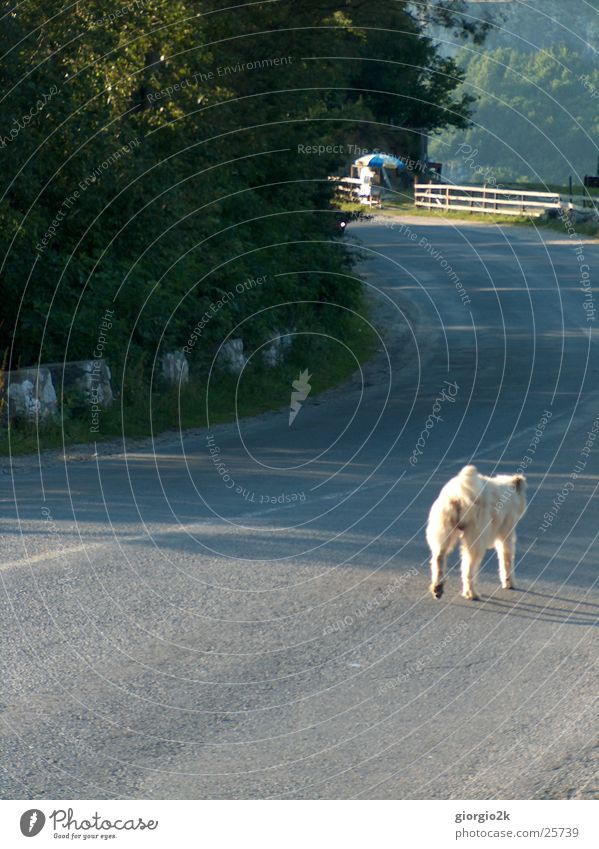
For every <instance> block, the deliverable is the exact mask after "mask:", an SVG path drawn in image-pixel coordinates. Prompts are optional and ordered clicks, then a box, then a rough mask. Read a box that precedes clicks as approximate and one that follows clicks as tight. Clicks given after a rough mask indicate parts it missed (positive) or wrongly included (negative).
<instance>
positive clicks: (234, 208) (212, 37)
mask: <svg viewBox="0 0 599 849" xmlns="http://www.w3.org/2000/svg"><path fill="white" fill-rule="evenodd" d="M418 5H419V6H420V11H422V9H423V8H424V6H426V7H427V8H428V11H429V13H430V14H432V15H435V14H438V10H437V12H435V6H436V4H435V3H430V4H418ZM458 5H459V4H458ZM224 6H225V4H223V3H217V2H210V1H209V2H204V3H199V2H191V0H168V1H167V0H133V2H131V3H129V4H123V5H122V6H119V5H118V4H114V3H109V2H107V0H88V2H80V3H75V4H72V5H69V6H66V7H63V6H62V4H59V3H56V2H49V3H48V2H46V3H41V2H39V3H27V4H22V5H20V6H17V7H15V8H14V9H11V8H7V9H5V12H4V16H3V18H2V25H1V28H0V49H1V51H2V55H3V57H4V58H3V62H2V66H1V70H0V78H1V88H2V92H3V93H4V94H3V97H2V100H1V104H0V157H2V162H3V168H2V171H1V174H0V186H1V189H2V199H1V200H0V241H1V244H0V254H1V259H2V270H1V278H0V282H1V285H2V319H1V326H0V334H1V339H0V346H1V348H2V350H4V349H8V350H10V351H11V356H12V365H13V366H16V365H18V364H21V365H29V364H32V363H34V362H38V361H41V362H49V361H53V360H62V359H67V360H73V359H79V358H89V357H91V356H92V352H93V350H94V347H95V341H96V338H97V336H98V325H99V323H100V321H101V318H102V316H103V315H104V313H105V310H106V309H113V310H114V326H113V328H112V330H111V335H110V351H111V352H112V353H109V354H107V355H108V357H109V359H110V360H111V361H112V362H113V363H114V361H115V360H122V359H124V357H125V353H126V352H127V351H129V352H130V353H135V354H140V353H142V352H144V353H145V355H146V356H147V357H148V359H151V358H152V357H153V356H154V355H155V353H156V351H157V350H158V349H160V348H167V349H172V348H175V347H181V346H183V345H185V344H186V341H187V339H188V336H189V333H190V331H191V330H192V329H193V327H194V326H195V325H196V323H197V321H198V320H199V319H200V318H201V316H202V315H203V313H204V311H205V310H207V309H209V308H210V305H211V304H213V303H215V302H217V301H218V300H219V298H220V296H221V295H222V293H223V292H227V291H231V290H232V289H234V288H235V286H236V285H237V284H238V283H240V282H241V281H243V280H244V279H246V278H248V277H254V278H255V277H258V276H262V277H266V278H267V284H265V285H261V286H256V287H253V288H252V289H251V290H249V291H248V292H245V293H244V294H243V296H242V297H239V298H236V299H235V300H234V301H233V302H231V303H230V304H229V305H228V306H227V308H226V309H221V310H219V311H218V312H217V313H216V314H215V315H214V317H213V318H212V319H211V321H210V323H209V325H208V326H207V328H206V331H205V334H204V338H203V340H202V345H200V346H198V349H197V354H198V356H202V355H204V354H206V355H209V354H210V353H211V352H212V350H213V349H214V347H215V346H216V345H217V344H219V343H220V341H221V340H222V339H223V338H224V336H225V335H226V333H228V332H229V331H230V330H232V328H233V327H234V326H235V325H236V324H237V323H238V322H240V321H243V322H245V323H244V325H243V327H244V330H243V333H242V334H241V335H243V336H244V338H246V339H248V340H249V341H250V342H251V343H256V344H259V343H260V342H261V341H262V340H263V339H265V338H267V336H268V333H269V331H270V330H272V329H273V327H274V326H279V327H280V326H282V325H284V324H285V322H287V323H288V324H289V325H291V324H294V326H298V325H301V324H302V323H304V324H306V325H310V326H311V327H314V324H315V323H318V322H325V321H330V315H329V314H328V313H327V311H326V310H324V311H322V310H321V311H319V310H317V309H314V307H313V306H310V305H305V306H303V307H298V306H288V307H284V308H280V309H279V310H278V312H276V314H275V311H272V310H271V311H269V310H268V309H266V308H268V307H270V306H272V305H274V304H279V303H289V304H292V303H295V302H297V301H306V302H308V301H316V302H323V301H327V300H328V301H333V302H336V303H340V304H342V305H345V306H349V307H352V306H356V305H357V304H358V303H359V297H360V290H359V287H358V285H357V284H356V283H355V282H353V281H351V280H349V279H348V278H347V277H344V276H342V275H343V273H345V272H349V271H350V270H351V261H350V256H349V254H348V253H347V251H346V248H345V246H344V245H343V244H341V243H339V242H335V241H333V242H331V237H332V235H333V233H334V222H333V216H332V215H331V205H330V203H331V189H330V184H329V183H328V181H327V176H328V175H329V174H331V173H335V172H337V171H338V170H339V169H340V168H342V167H343V165H344V164H349V162H350V161H351V160H352V158H354V156H352V154H351V153H350V152H348V150H347V146H348V145H350V144H361V145H363V146H365V147H369V146H377V147H380V148H385V147H387V148H389V147H391V148H393V149H395V151H396V152H398V153H404V154H414V153H415V152H417V150H418V136H417V135H416V134H414V133H413V132H410V130H411V129H413V128H415V127H418V128H427V129H432V128H435V127H443V126H452V125H455V126H463V125H464V123H465V121H466V118H467V115H468V108H469V99H468V97H467V96H465V95H463V94H458V95H456V94H455V90H456V87H457V86H458V85H459V83H460V81H461V79H462V77H461V73H460V71H459V70H458V67H457V66H456V65H455V64H454V62H453V61H452V60H449V59H445V58H442V57H439V56H438V55H437V52H436V50H435V48H434V45H433V44H432V42H431V41H430V39H428V38H426V37H425V36H424V35H423V30H422V26H423V24H422V21H421V20H420V17H419V15H415V14H414V12H413V10H412V6H411V4H408V3H403V2H396V3H393V4H388V5H386V6H385V7H384V13H383V14H381V8H382V7H380V6H378V7H375V6H374V5H373V4H372V3H369V2H362V0H354V2H346V3H341V4H340V3H329V2H327V0H321V2H318V0H306V2H301V3H290V2H276V1H275V2H258V3H254V4H250V5H247V6H241V7H239V8H234V9H226V8H224ZM221 7H223V8H221ZM455 11H457V12H459V9H456V10H455ZM419 14H420V13H419ZM442 17H443V23H444V24H445V25H448V26H454V27H455V26H457V27H458V28H460V27H461V26H462V24H461V23H460V17H459V14H458V15H457V16H456V14H455V13H454V12H452V14H449V13H446V12H443V13H442ZM308 145H331V146H340V147H338V148H337V151H336V152H331V153H326V152H325V153H324V154H307V153H305V152H302V150H303V149H304V148H303V146H308ZM265 309H266V311H265ZM251 316H254V317H253V318H251V319H250V317H251Z"/></svg>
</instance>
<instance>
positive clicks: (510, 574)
mask: <svg viewBox="0 0 599 849" xmlns="http://www.w3.org/2000/svg"><path fill="white" fill-rule="evenodd" d="M495 551H496V552H497V558H498V560H499V580H500V581H501V586H502V587H503V589H504V590H513V589H515V587H514V554H515V552H516V534H514V533H512V534H510V536H509V537H507V538H506V539H498V540H497V541H496V543H495Z"/></svg>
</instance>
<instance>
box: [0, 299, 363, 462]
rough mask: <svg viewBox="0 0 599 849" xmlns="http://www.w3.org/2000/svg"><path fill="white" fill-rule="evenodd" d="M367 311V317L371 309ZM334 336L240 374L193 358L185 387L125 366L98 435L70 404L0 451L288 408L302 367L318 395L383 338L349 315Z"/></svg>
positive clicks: (305, 341) (318, 335)
mask: <svg viewBox="0 0 599 849" xmlns="http://www.w3.org/2000/svg"><path fill="white" fill-rule="evenodd" d="M361 315H363V316H364V317H367V315H366V306H363V307H362V309H361ZM324 326H326V325H323V327H324ZM328 334H330V335H327V333H326V332H325V330H324V329H322V328H321V330H320V332H315V333H307V334H305V335H303V334H300V335H298V336H296V337H295V340H294V344H293V347H292V348H291V350H290V352H289V356H288V357H287V358H286V359H285V360H284V361H283V362H282V363H280V364H279V365H277V366H275V367H268V366H266V365H264V363H263V362H262V361H261V359H260V358H259V357H254V358H252V359H251V360H250V362H249V363H248V365H247V366H246V368H245V369H244V370H243V372H242V373H241V375H239V376H238V375H233V374H229V373H227V372H224V371H222V370H214V371H213V372H212V374H210V363H209V362H204V363H202V362H197V363H192V366H191V372H192V375H193V376H192V378H191V379H190V382H189V384H187V385H186V386H183V387H181V388H179V387H165V386H160V385H157V386H154V387H151V386H150V385H149V383H148V381H147V380H144V378H143V373H144V371H145V369H144V368H143V364H141V363H137V364H134V365H133V367H132V368H128V369H127V370H126V371H125V374H124V380H123V381H121V387H120V392H118V395H119V397H118V398H117V401H116V402H115V404H114V405H113V406H112V407H111V408H110V409H107V410H105V411H103V412H102V413H101V416H100V423H99V432H97V433H94V432H91V431H90V425H91V421H90V419H91V415H90V413H89V411H88V410H87V409H86V408H85V407H84V406H79V407H73V406H69V405H67V404H63V405H62V414H61V419H60V420H59V421H57V422H55V423H52V424H46V425H44V427H40V428H39V429H38V428H37V427H36V423H35V422H18V423H13V424H12V425H11V426H10V428H9V429H7V430H5V431H4V434H3V438H2V439H1V440H0V455H3V456H7V455H20V454H30V453H37V452H38V451H42V450H45V449H51V448H62V447H63V445H67V446H70V447H73V446H75V445H78V444H82V443H83V444H87V443H93V442H103V441H105V440H110V439H118V438H122V437H123V436H125V437H128V438H142V437H147V436H150V435H151V434H153V435H157V434H159V433H162V432H164V431H170V430H179V429H188V428H197V427H205V426H207V425H208V424H210V425H213V424H217V423H222V422H229V421H234V420H235V419H236V418H237V417H239V418H243V417H245V416H253V415H258V414H260V413H264V412H267V411H269V410H277V409H280V408H284V407H288V406H289V403H290V395H291V391H292V382H293V381H294V380H297V378H298V376H299V373H300V372H303V371H304V370H306V369H307V370H308V372H309V374H310V379H309V382H310V386H311V391H310V397H314V396H315V395H317V394H319V393H322V392H324V391H325V390H326V389H329V388H331V387H333V386H337V385H339V384H340V383H343V382H344V381H345V380H347V379H348V378H349V377H350V376H351V375H352V374H353V373H354V372H355V371H356V370H357V369H358V368H359V366H360V365H362V364H363V363H365V362H367V361H368V360H369V359H370V358H371V357H372V356H374V354H375V353H376V350H377V345H378V338H377V336H376V334H375V333H374V331H373V330H372V329H371V328H370V326H369V324H368V323H367V321H365V320H363V319H362V318H361V317H360V316H358V315H351V316H350V317H349V318H347V319H346V320H344V322H343V326H342V327H339V326H337V327H335V326H333V327H331V328H330V329H329V331H328ZM334 337H336V338H334ZM115 383H117V382H115Z"/></svg>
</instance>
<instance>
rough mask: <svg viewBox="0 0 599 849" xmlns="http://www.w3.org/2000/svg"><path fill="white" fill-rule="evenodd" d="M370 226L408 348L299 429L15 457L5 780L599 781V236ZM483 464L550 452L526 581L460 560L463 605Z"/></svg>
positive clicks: (7, 572)
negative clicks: (445, 519)
mask: <svg viewBox="0 0 599 849" xmlns="http://www.w3.org/2000/svg"><path fill="white" fill-rule="evenodd" d="M347 238H348V239H349V240H350V241H351V240H353V241H356V242H360V243H361V244H362V245H363V246H364V251H365V252H366V253H367V255H368V256H369V259H367V260H365V263H364V271H365V274H366V279H367V280H368V283H369V286H370V287H372V290H373V292H374V295H373V298H374V299H375V300H376V309H375V314H376V316H377V322H378V323H379V324H380V327H381V329H382V342H381V352H380V354H379V356H378V357H377V359H376V360H375V361H374V362H373V363H371V364H370V365H369V366H368V367H367V368H365V369H364V372H363V373H362V375H361V376H358V377H357V378H356V379H355V380H353V381H352V383H351V385H349V386H347V387H343V388H342V389H338V390H335V391H332V392H330V393H328V394H326V395H324V396H320V397H319V398H313V397H311V396H308V398H307V399H306V400H305V401H304V402H303V404H302V406H301V409H300V411H299V413H298V415H297V418H296V419H295V421H294V422H293V424H292V426H289V417H288V411H283V412H282V413H277V414H270V415H266V416H263V417H261V418H259V419H257V420H254V421H242V422H240V423H239V427H237V425H229V426H220V427H215V428H213V429H212V430H211V435H212V442H211V443H210V444H208V442H207V440H206V436H205V434H198V433H194V434H184V435H183V438H182V439H181V440H176V439H175V440H171V441H170V442H169V441H168V440H166V441H165V440H161V441H160V442H159V443H158V444H157V445H156V448H155V451H153V450H152V449H151V448H148V449H145V450H133V451H128V452H127V454H126V455H124V454H123V455H120V456H116V455H113V456H108V457H107V456H99V457H97V458H94V459H91V460H88V461H83V462H70V463H68V464H64V463H58V464H54V465H48V466H44V467H42V468H41V469H36V468H31V469H30V470H29V471H27V470H25V471H23V470H19V471H17V472H16V473H15V474H13V475H11V474H4V475H3V477H2V486H3V492H2V504H3V507H4V510H3V519H2V528H1V530H2V535H3V536H2V543H3V548H2V553H3V561H4V563H3V565H2V567H1V570H0V576H1V579H2V594H1V602H0V611H1V618H2V623H3V638H2V651H1V658H2V670H1V675H2V680H3V688H2V696H1V704H0V716H1V718H2V726H1V733H2V740H1V749H2V751H3V753H4V762H3V769H2V772H1V773H0V793H1V796H2V797H3V798H53V799H58V798H87V799H89V798H92V799H101V798H159V799H161V798H270V797H286V798H383V799H389V798H391V799H402V798H458V799H463V798H474V799H478V798H533V797H534V798H545V797H558V798H567V797H574V798H591V797H597V795H598V791H597V780H596V774H597V759H596V756H597V751H598V749H597V741H596V731H597V712H596V707H597V706H596V696H597V677H596V669H595V670H594V665H596V660H597V629H596V625H597V621H598V619H597V614H598V612H599V593H598V592H597V576H598V570H597V560H598V557H597V552H598V551H599V547H598V545H597V528H598V524H599V522H598V519H599V509H598V506H597V505H598V503H599V500H598V498H597V484H598V481H599V461H598V451H599V439H597V441H595V436H596V435H597V433H596V431H597V430H598V429H599V421H598V416H599V381H598V375H599V357H598V346H597V336H596V333H597V331H596V325H597V321H598V320H599V319H598V318H597V317H596V316H595V318H594V320H592V321H587V317H592V312H591V310H592V307H593V306H594V307H595V308H596V306H597V302H598V301H599V290H598V289H597V287H596V286H595V288H594V292H591V293H585V292H584V291H583V290H582V289H581V282H584V280H581V274H582V273H583V272H584V271H585V270H587V268H586V267H587V266H588V270H589V272H590V277H591V280H592V281H594V280H595V279H596V278H595V275H596V273H597V268H599V245H597V243H592V244H591V243H588V242H585V241H584V240H583V242H582V245H581V246H580V247H579V254H581V255H582V256H583V258H584V259H583V260H580V259H579V256H578V255H577V254H576V246H577V244H578V241H577V238H576V237H572V238H568V236H567V235H566V234H564V235H560V234H558V233H555V232H552V231H548V230H545V231H543V232H542V233H540V232H537V231H535V229H534V228H532V227H531V228H512V227H509V226H506V227H503V228H502V227H498V226H495V225H482V224H476V223H474V224H470V223H464V224H460V223H456V222H455V221H454V222H450V223H447V222H446V223H442V222H441V221H437V220H431V219H424V218H413V219H402V220H401V222H400V221H399V220H398V219H394V220H391V219H381V218H378V219H377V220H376V221H373V222H369V223H363V224H359V225H352V226H351V227H350V228H349V231H348V234H347ZM452 272H455V275H457V277H456V276H455V275H454V276H452ZM375 290H376V291H375ZM585 303H586V304H591V307H589V306H587V307H586V308H585V306H584V305H585ZM591 329H593V331H594V335H593V334H591V332H590V331H591ZM306 368H308V369H309V370H310V372H312V373H314V372H316V371H317V369H318V363H317V362H314V363H306ZM444 388H445V394H443V389H444ZM439 399H441V400H439ZM436 402H437V405H439V404H440V405H441V412H440V413H439V414H438V415H439V416H440V417H441V419H442V421H434V423H433V426H432V427H431V426H430V419H429V416H430V414H431V412H432V410H433V407H434V405H435V403H436ZM437 408H438V407H437ZM547 413H550V414H551V415H550V416H549V415H547ZM427 419H428V420H429V428H428V431H427V429H426V423H427ZM543 419H544V420H545V424H543ZM594 428H595V430H593V429H594ZM423 430H424V431H425V432H426V434H427V435H426V437H421V434H422V432H423ZM535 430H536V433H537V441H534V438H535ZM539 434H540V435H539ZM419 439H420V443H419V441H418V440H419ZM589 443H590V445H589ZM593 443H594V447H592V450H591V447H590V446H592V445H593ZM419 445H420V446H421V447H420V448H419ZM210 447H212V448H213V449H216V453H215V451H213V453H212V454H211V453H210ZM417 450H418V451H421V453H414V452H415V451H417ZM215 457H216V458H217V460H219V461H221V462H223V463H224V464H225V465H226V468H227V472H226V474H227V475H228V476H229V477H228V478H227V479H226V480H225V478H224V477H222V478H221V475H219V473H218V469H217V466H216V461H215V460H214V458H215ZM410 458H412V462H410ZM471 461H472V462H475V463H476V464H477V465H478V467H479V469H480V470H481V471H483V472H485V473H495V472H496V471H502V472H515V471H516V469H517V468H518V466H521V467H524V466H525V467H526V474H527V477H528V482H529V502H530V504H529V510H528V513H527V514H526V516H525V517H524V519H523V521H522V523H521V525H520V532H519V551H518V562H517V571H516V578H517V586H518V590H517V591H516V592H508V591H503V590H501V589H500V588H499V583H498V579H497V570H496V563H495V561H494V557H493V556H492V554H491V553H489V556H488V558H487V559H486V560H485V563H484V567H483V571H482V574H481V581H480V589H481V593H482V596H483V597H482V601H481V602H478V603H474V602H470V603H468V602H466V601H465V600H463V599H461V597H460V595H459V576H458V574H457V571H456V568H455V566H456V565H457V553H455V554H454V556H453V558H452V565H453V566H454V568H453V569H452V571H451V573H450V577H449V581H448V584H447V585H446V592H445V596H444V597H443V599H442V600H441V601H439V602H435V601H434V600H433V599H432V598H431V597H430V596H429V594H428V591H427V585H428V563H427V556H428V552H427V548H426V543H425V541H424V536H423V525H424V523H425V521H426V516H427V511H428V508H429V506H430V504H431V502H432V501H433V499H434V498H435V497H436V495H437V493H438V491H439V489H440V487H441V485H442V484H443V483H444V482H445V481H446V480H447V479H448V478H449V477H450V476H451V475H453V474H454V473H455V472H456V471H457V470H458V469H459V468H460V467H461V466H462V465H464V464H465V463H467V462H471ZM573 472H574V474H575V475H576V477H572V473H573ZM231 480H232V481H233V482H234V487H233V488H229V485H230V481H231ZM238 489H239V491H237V490H238ZM547 517H549V518H547Z"/></svg>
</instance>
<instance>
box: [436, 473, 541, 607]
mask: <svg viewBox="0 0 599 849" xmlns="http://www.w3.org/2000/svg"><path fill="white" fill-rule="evenodd" d="M525 510H526V478H525V477H524V476H523V475H497V477H494V478H488V477H486V476H485V475H481V474H479V472H478V470H477V468H476V466H464V468H463V469H462V471H461V472H460V473H459V474H458V475H456V477H455V478H452V479H451V480H450V481H449V482H448V483H446V484H445V486H444V487H443V489H442V490H441V492H440V493H439V497H438V498H437V500H436V501H435V503H434V504H433V506H432V507H431V512H430V514H429V517H428V525H427V528H426V539H427V542H428V544H429V547H430V550H431V552H432V558H431V586H430V590H431V592H432V594H433V596H434V597H435V598H441V596H442V595H443V582H444V580H445V561H446V558H447V555H448V554H450V553H451V552H452V551H453V549H454V547H455V545H456V543H457V541H458V539H459V540H460V542H461V549H462V595H463V596H464V598H469V599H473V600H478V598H479V595H478V591H477V578H478V569H479V566H480V563H481V560H482V559H483V556H484V554H485V551H486V550H487V549H488V548H495V550H496V551H497V556H498V558H499V577H500V579H501V586H502V587H503V588H504V589H505V590H511V589H514V577H513V576H514V556H515V551H516V533H515V528H516V525H517V524H518V521H519V519H520V518H521V517H522V516H523V515H524V512H525Z"/></svg>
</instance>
